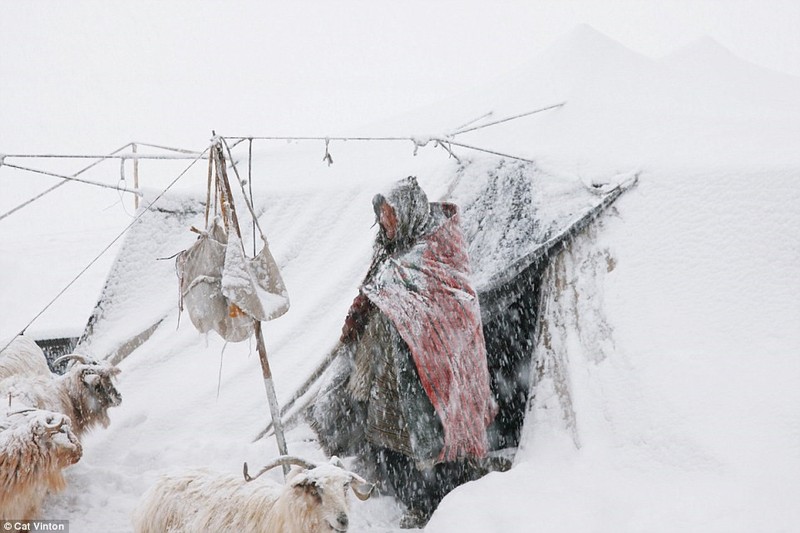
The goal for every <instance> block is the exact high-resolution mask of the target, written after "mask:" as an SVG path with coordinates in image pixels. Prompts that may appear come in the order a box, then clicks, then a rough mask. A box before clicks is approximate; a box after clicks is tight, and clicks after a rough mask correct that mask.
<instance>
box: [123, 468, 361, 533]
mask: <svg viewBox="0 0 800 533" xmlns="http://www.w3.org/2000/svg"><path fill="white" fill-rule="evenodd" d="M287 464H292V465H298V466H299V467H300V468H296V467H295V468H292V470H291V471H290V472H289V475H288V476H287V480H286V484H285V485H283V486H281V485H278V484H276V483H274V482H271V481H259V482H252V481H254V480H255V479H256V478H258V477H259V476H260V475H261V474H263V473H264V472H266V471H267V470H270V469H272V468H275V467H276V466H279V465H287ZM357 484H358V485H361V486H362V488H366V486H367V485H368V484H367V482H366V481H365V480H364V479H363V478H361V477H360V476H359V475H357V474H355V473H353V472H349V471H347V470H345V469H344V465H343V464H342V462H341V460H339V458H338V457H335V456H334V457H332V458H331V460H330V462H328V463H319V464H315V463H311V462H309V461H306V460H304V459H300V458H298V457H294V456H289V455H282V456H280V457H278V458H276V459H274V460H273V461H271V462H270V463H269V464H267V465H266V466H265V467H264V468H262V469H261V471H260V472H259V473H258V474H257V475H256V476H254V477H250V476H249V475H248V473H247V463H245V464H244V480H243V479H241V478H240V477H238V476H232V475H226V474H220V473H215V472H211V471H209V470H207V469H205V470H194V471H190V472H187V473H184V474H179V475H171V476H162V477H161V478H160V480H159V481H158V482H157V483H156V484H155V485H154V486H153V487H151V488H150V489H149V490H148V491H147V492H146V493H145V495H144V496H143V498H142V501H141V503H140V505H139V506H138V507H137V509H136V511H135V512H134V516H133V524H134V531H136V532H137V533H163V532H164V531H171V532H173V533H179V532H186V533H195V532H198V531H250V532H254V533H322V532H328V533H330V532H331V531H336V532H340V533H341V532H345V531H347V529H348V527H349V518H348V502H347V498H346V496H347V489H348V488H352V490H353V492H354V493H355V495H356V496H357V497H358V498H359V499H360V500H366V499H367V498H369V496H370V494H371V493H372V490H373V488H374V485H372V486H370V487H369V489H368V490H366V491H365V490H362V489H360V488H359V487H358V486H356V485H357Z"/></svg>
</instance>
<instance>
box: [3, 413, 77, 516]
mask: <svg viewBox="0 0 800 533" xmlns="http://www.w3.org/2000/svg"><path fill="white" fill-rule="evenodd" d="M81 454H82V448H81V444H80V442H79V441H78V438H77V436H76V435H75V434H74V433H73V432H72V428H71V426H70V422H69V419H68V418H67V417H66V416H64V415H63V414H60V413H53V412H50V411H44V410H41V409H23V410H20V411H16V412H12V413H9V414H7V415H6V416H5V417H4V418H0V520H33V519H35V518H37V516H38V514H39V507H40V506H41V503H42V500H43V499H44V497H45V494H47V491H48V490H53V491H57V490H61V489H63V488H64V487H65V485H66V482H65V480H64V476H63V474H62V470H63V469H64V468H66V467H67V466H69V465H72V464H75V463H77V462H78V460H79V459H80V458H81Z"/></svg>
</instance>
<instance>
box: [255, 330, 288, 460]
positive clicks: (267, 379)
mask: <svg viewBox="0 0 800 533" xmlns="http://www.w3.org/2000/svg"><path fill="white" fill-rule="evenodd" d="M255 330H256V331H255V334H256V348H257V350H258V358H259V360H260V361H261V372H262V374H263V376H264V388H265V389H266V390H267V401H268V402H269V411H270V415H271V416H272V424H273V427H274V428H275V440H277V441H278V451H279V452H280V454H281V455H288V451H287V450H286V438H285V437H284V435H283V421H282V420H281V414H280V406H279V405H278V397H277V395H276V394H275V384H274V383H273V382H272V371H270V368H269V360H268V359H267V348H266V346H264V335H263V334H262V333H261V322H260V321H258V320H256V321H255ZM288 473H289V465H283V475H284V476H285V475H287V474H288Z"/></svg>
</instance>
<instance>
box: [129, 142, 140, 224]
mask: <svg viewBox="0 0 800 533" xmlns="http://www.w3.org/2000/svg"><path fill="white" fill-rule="evenodd" d="M131 150H132V151H133V153H134V154H136V150H137V148H136V143H133V144H131ZM133 188H134V189H136V190H137V191H138V190H139V158H138V157H134V158H133ZM133 207H134V209H139V195H136V196H134V197H133Z"/></svg>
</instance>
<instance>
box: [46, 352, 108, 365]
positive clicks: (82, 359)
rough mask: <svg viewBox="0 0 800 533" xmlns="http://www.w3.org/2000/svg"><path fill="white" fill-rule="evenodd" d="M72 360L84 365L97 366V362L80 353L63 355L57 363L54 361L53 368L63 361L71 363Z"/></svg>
mask: <svg viewBox="0 0 800 533" xmlns="http://www.w3.org/2000/svg"><path fill="white" fill-rule="evenodd" d="M70 359H75V360H76V361H78V362H80V363H83V364H84V365H94V364H97V363H96V361H94V360H93V359H89V358H88V357H86V356H85V355H81V354H79V353H71V354H69V355H62V356H61V357H59V358H58V359H56V360H55V361H53V366H55V365H57V364H58V363H60V362H61V361H69V360H70Z"/></svg>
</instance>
